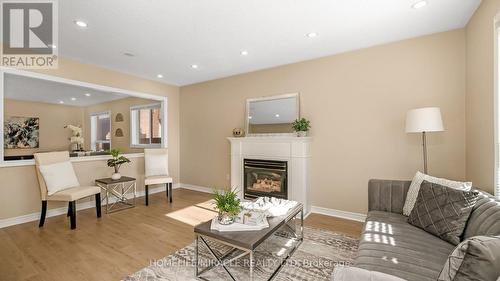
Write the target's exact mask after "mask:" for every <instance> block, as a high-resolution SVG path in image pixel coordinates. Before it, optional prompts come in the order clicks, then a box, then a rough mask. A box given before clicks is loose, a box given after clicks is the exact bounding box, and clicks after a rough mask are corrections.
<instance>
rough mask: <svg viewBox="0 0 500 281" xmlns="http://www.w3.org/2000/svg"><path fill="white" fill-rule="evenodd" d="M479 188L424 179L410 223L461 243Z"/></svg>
mask: <svg viewBox="0 0 500 281" xmlns="http://www.w3.org/2000/svg"><path fill="white" fill-rule="evenodd" d="M478 196H479V192H477V191H463V190H457V189H453V188H450V187H446V186H443V185H440V184H436V183H431V182H428V181H423V182H422V185H421V186H420V191H419V192H418V196H417V201H416V203H415V207H414V208H413V210H412V212H411V214H410V216H409V217H408V223H410V224H412V225H414V226H416V227H419V228H422V229H423V230H425V231H427V232H429V233H431V234H433V235H436V236H437V237H439V238H441V239H443V240H445V241H448V242H450V243H452V244H453V245H458V243H460V237H461V236H462V233H463V232H464V229H465V224H466V223H467V220H468V219H469V216H470V213H471V211H472V208H473V207H474V205H475V204H476V201H477V199H478Z"/></svg>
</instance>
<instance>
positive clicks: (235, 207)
mask: <svg viewBox="0 0 500 281" xmlns="http://www.w3.org/2000/svg"><path fill="white" fill-rule="evenodd" d="M214 200H215V207H216V208H217V210H218V212H219V217H218V219H219V223H220V224H224V225H228V224H232V223H233V222H234V218H235V217H236V216H237V215H238V214H239V213H240V212H241V210H242V207H241V204H240V199H239V198H238V195H237V194H236V190H235V189H234V190H222V191H219V190H214Z"/></svg>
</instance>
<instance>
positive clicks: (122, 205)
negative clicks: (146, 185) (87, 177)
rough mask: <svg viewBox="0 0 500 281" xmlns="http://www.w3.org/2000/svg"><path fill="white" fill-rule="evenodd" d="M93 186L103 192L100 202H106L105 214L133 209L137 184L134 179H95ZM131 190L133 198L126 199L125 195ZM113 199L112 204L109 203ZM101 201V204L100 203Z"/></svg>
mask: <svg viewBox="0 0 500 281" xmlns="http://www.w3.org/2000/svg"><path fill="white" fill-rule="evenodd" d="M95 184H96V185H97V186H99V187H100V188H101V189H102V190H103V191H104V197H103V198H102V201H106V214H109V213H113V212H116V211H120V210H124V209H128V208H133V207H135V197H136V193H137V182H136V179H135V178H131V177H121V178H120V179H119V180H113V179H111V178H104V179H97V180H95ZM130 190H133V192H134V197H133V198H132V199H128V198H127V197H126V194H127V193H128V192H129V191H130ZM110 199H115V200H114V202H111V203H110V202H109V201H110ZM102 201H101V202H102Z"/></svg>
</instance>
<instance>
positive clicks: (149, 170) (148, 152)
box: [144, 148, 173, 206]
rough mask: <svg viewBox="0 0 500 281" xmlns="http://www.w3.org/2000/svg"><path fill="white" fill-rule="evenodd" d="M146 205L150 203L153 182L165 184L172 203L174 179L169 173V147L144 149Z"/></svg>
mask: <svg viewBox="0 0 500 281" xmlns="http://www.w3.org/2000/svg"><path fill="white" fill-rule="evenodd" d="M144 164H145V176H146V177H145V179H144V186H145V189H146V206H148V205H149V186H150V185H153V184H165V190H166V193H167V198H168V200H169V201H170V203H172V184H173V180H172V178H171V177H170V176H169V174H168V149H167V148H152V149H144Z"/></svg>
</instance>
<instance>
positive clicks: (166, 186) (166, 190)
mask: <svg viewBox="0 0 500 281" xmlns="http://www.w3.org/2000/svg"><path fill="white" fill-rule="evenodd" d="M165 194H166V195H167V198H168V183H166V184H165Z"/></svg>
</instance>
